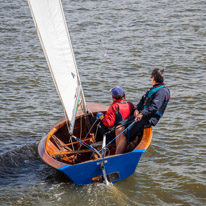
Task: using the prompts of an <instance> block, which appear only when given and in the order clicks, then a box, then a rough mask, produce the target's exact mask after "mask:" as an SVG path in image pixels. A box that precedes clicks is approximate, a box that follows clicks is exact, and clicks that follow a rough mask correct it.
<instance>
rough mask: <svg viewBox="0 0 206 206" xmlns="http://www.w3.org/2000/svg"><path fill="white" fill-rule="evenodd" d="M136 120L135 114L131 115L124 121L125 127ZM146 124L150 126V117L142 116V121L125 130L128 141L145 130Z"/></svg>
mask: <svg viewBox="0 0 206 206" xmlns="http://www.w3.org/2000/svg"><path fill="white" fill-rule="evenodd" d="M133 121H134V116H131V117H129V118H128V119H127V121H125V122H123V125H124V126H125V128H127V127H128V126H129V125H130V124H131V123H132V122H133ZM145 126H150V125H149V122H148V119H146V118H142V119H141V120H140V121H138V122H136V123H134V124H133V125H132V126H131V127H130V128H129V129H127V130H126V131H125V132H124V135H125V136H126V137H127V139H128V141H129V142H130V141H133V140H134V139H135V137H136V136H137V135H138V134H140V133H142V132H143V129H144V127H145Z"/></svg>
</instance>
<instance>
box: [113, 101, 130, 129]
mask: <svg viewBox="0 0 206 206" xmlns="http://www.w3.org/2000/svg"><path fill="white" fill-rule="evenodd" d="M115 104H117V110H116V117H115V123H114V124H115V125H117V124H118V123H119V122H121V121H122V120H125V119H126V118H127V117H128V116H129V115H130V114H131V112H132V109H133V107H134V106H133V104H132V103H130V102H118V103H115Z"/></svg>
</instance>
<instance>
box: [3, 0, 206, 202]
mask: <svg viewBox="0 0 206 206" xmlns="http://www.w3.org/2000/svg"><path fill="white" fill-rule="evenodd" d="M63 8H64V11H65V15H66V20H67V23H68V27H69V31H70V35H71V39H72V43H73V48H74V52H75V56H76V60H77V65H78V68H79V72H80V76H81V80H82V84H83V88H84V93H85V97H86V100H87V101H92V102H96V103H103V104H107V105H109V104H110V102H111V97H110V93H109V89H110V88H112V87H113V86H114V85H120V86H122V87H123V88H124V89H125V91H126V95H127V99H128V100H130V101H132V102H133V103H135V104H136V103H137V102H138V100H139V99H140V98H141V96H142V95H143V93H144V92H145V91H146V90H147V89H148V88H149V87H150V86H151V79H150V72H151V71H152V69H154V68H156V67H161V68H162V67H164V68H165V83H166V85H168V86H169V87H170V90H171V97H172V98H171V101H170V103H169V106H168V109H167V111H166V113H165V115H164V117H163V118H162V119H161V121H160V123H159V124H158V125H157V126H156V127H155V128H154V132H153V140H152V143H151V145H150V147H149V149H148V150H147V152H146V153H145V154H144V155H143V156H142V158H141V160H140V162H139V165H138V167H137V169H136V172H135V173H134V174H133V175H132V176H131V177H129V178H128V179H126V180H124V181H122V182H119V183H116V184H114V185H111V186H109V187H107V186H105V185H102V184H97V185H87V186H76V185H75V184H74V183H72V182H70V181H68V180H67V179H65V178H64V177H62V176H61V175H60V174H58V173H56V171H55V170H53V169H52V168H50V167H49V166H47V165H46V164H44V163H43V162H42V161H41V159H40V158H39V156H38V153H37V145H38V142H39V140H40V139H41V137H42V136H43V135H44V134H45V133H47V132H48V131H49V129H50V128H51V126H52V125H53V124H55V123H56V121H57V120H58V119H59V118H60V117H62V116H63V112H62V107H61V104H60V101H59V98H58V96H57V94H56V90H55V87H54V85H53V82H52V79H51V76H50V73H49V70H48V67H47V64H46V61H45V58H44V55H43V52H42V49H41V46H40V43H39V40H38V37H37V34H36V31H35V27H34V24H33V21H32V18H31V14H30V11H29V7H28V4H27V2H26V1H23V0H16V1H12V0H1V2H0V31H1V32H0V205H205V204H206V137H205V127H206V106H205V99H206V92H205V90H206V2H205V1H204V0H181V1H180V0H173V1H169V0H156V1H153V0H144V1H143V0H139V1H134V0H133V1H132V0H122V1H114V0H110V1H100V0H93V1H92V0H84V1H83V0H67V1H66V0H63Z"/></svg>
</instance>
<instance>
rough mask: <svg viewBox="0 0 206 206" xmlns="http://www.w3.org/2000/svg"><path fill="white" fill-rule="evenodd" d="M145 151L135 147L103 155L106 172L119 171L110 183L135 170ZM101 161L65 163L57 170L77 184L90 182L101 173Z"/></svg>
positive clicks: (127, 175)
mask: <svg viewBox="0 0 206 206" xmlns="http://www.w3.org/2000/svg"><path fill="white" fill-rule="evenodd" d="M145 151H146V150H145V149H135V150H133V151H132V152H130V153H126V154H121V155H116V156H111V157H105V158H104V162H105V163H104V166H105V170H106V174H107V175H109V174H111V173H119V178H118V179H115V180H114V181H112V183H115V182H119V181H121V180H123V179H125V178H127V177H129V176H130V175H132V174H133V173H134V172H135V169H136V167H137V164H138V162H139V160H140V158H141V156H142V153H144V152H145ZM101 161H102V160H101V159H96V160H92V161H88V162H84V163H81V164H77V165H66V166H64V167H61V168H59V170H60V171H62V172H63V173H65V174H66V175H67V176H68V177H69V178H70V179H71V180H72V181H74V182H75V183H76V184H78V185H83V184H90V183H92V182H93V181H92V178H93V177H97V176H102V175H103V174H102V170H101V167H100V162H101Z"/></svg>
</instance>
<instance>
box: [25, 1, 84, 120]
mask: <svg viewBox="0 0 206 206" xmlns="http://www.w3.org/2000/svg"><path fill="white" fill-rule="evenodd" d="M28 3H29V6H30V10H31V13H32V17H33V20H34V23H35V26H36V29H37V33H38V35H39V39H40V42H41V45H42V48H43V50H44V54H45V56H46V59H47V63H48V65H49V68H50V72H51V74H52V77H53V80H54V83H55V86H56V89H57V91H58V94H59V97H60V99H61V102H62V105H63V107H64V109H65V112H66V114H67V117H68V119H69V120H70V121H72V119H74V118H75V117H74V116H75V110H76V107H77V106H76V105H77V104H78V100H77V98H78V97H77V96H78V95H77V94H78V93H79V92H78V90H79V89H81V88H79V86H81V85H80V79H79V74H78V71H77V67H76V62H75V58H74V54H73V50H72V45H71V40H70V36H69V32H68V29H67V25H66V21H65V17H64V13H63V9H62V4H61V0H28ZM82 95H83V93H82ZM83 101H84V97H83ZM84 104H85V102H84Z"/></svg>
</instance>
